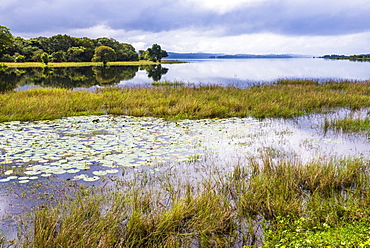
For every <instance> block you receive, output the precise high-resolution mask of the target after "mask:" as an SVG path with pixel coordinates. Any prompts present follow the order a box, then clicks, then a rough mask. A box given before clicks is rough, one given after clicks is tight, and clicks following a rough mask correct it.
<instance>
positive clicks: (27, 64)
mask: <svg viewBox="0 0 370 248" xmlns="http://www.w3.org/2000/svg"><path fill="white" fill-rule="evenodd" d="M174 63H184V62H181V61H176V60H162V61H161V62H152V61H149V60H140V61H116V62H109V63H108V66H130V65H136V66H140V65H158V64H174ZM1 65H4V66H7V67H10V68H27V67H46V66H48V67H88V66H102V65H103V63H102V62H58V63H56V62H50V63H48V65H45V64H44V63H41V62H23V63H10V62H2V63H1Z"/></svg>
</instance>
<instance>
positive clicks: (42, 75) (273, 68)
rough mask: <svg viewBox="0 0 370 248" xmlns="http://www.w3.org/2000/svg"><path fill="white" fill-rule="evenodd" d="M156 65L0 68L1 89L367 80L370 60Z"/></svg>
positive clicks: (246, 84)
mask: <svg viewBox="0 0 370 248" xmlns="http://www.w3.org/2000/svg"><path fill="white" fill-rule="evenodd" d="M187 62H189V63H181V64H168V65H167V64H165V65H162V66H161V65H160V66H140V67H139V66H120V67H109V68H102V67H86V68H44V69H43V68H27V69H8V70H6V71H0V91H4V90H14V89H16V90H25V89H30V88H33V87H62V88H68V89H86V88H88V89H94V88H95V87H97V86H98V87H104V86H109V85H118V86H122V87H124V86H148V85H151V83H152V82H153V81H164V80H168V81H181V82H184V83H189V84H192V85H193V84H195V85H205V84H217V85H222V86H227V85H233V86H237V87H248V86H250V85H253V84H258V83H269V82H274V81H276V80H278V79H281V78H284V79H285V78H294V79H297V78H298V79H318V80H320V81H325V80H329V79H337V80H344V79H348V80H369V79H370V63H369V62H353V61H348V60H328V59H319V58H288V59H209V60H189V61H187Z"/></svg>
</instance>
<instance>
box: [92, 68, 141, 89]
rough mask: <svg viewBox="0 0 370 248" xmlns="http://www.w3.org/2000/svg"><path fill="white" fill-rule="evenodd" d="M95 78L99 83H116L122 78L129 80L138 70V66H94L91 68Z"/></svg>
mask: <svg viewBox="0 0 370 248" xmlns="http://www.w3.org/2000/svg"><path fill="white" fill-rule="evenodd" d="M92 70H93V72H94V74H95V79H96V81H97V82H99V84H104V85H106V84H109V85H111V84H117V83H119V82H120V81H122V80H130V79H132V78H134V77H135V75H136V72H137V71H138V70H139V67H138V66H114V67H113V66H112V67H103V66H95V67H93V68H92Z"/></svg>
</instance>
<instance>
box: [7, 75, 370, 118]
mask: <svg viewBox="0 0 370 248" xmlns="http://www.w3.org/2000/svg"><path fill="white" fill-rule="evenodd" d="M369 92H370V83H369V82H367V81H362V82H361V81H359V82H353V81H339V82H338V81H330V82H326V83H322V84H319V83H318V82H317V81H315V80H290V81H288V80H279V81H277V82H276V84H273V85H262V86H260V85H258V86H255V87H250V88H247V89H240V88H235V87H220V86H200V87H178V88H148V87H136V88H132V87H127V88H116V87H108V88H102V89H99V90H97V91H96V92H90V91H70V90H67V89H30V90H27V91H15V92H5V93H3V94H1V95H0V104H1V109H0V122H4V121H16V120H18V121H34V120H46V119H56V118H62V117H66V116H78V115H99V114H100V115H102V114H112V115H129V116H136V117H142V116H152V117H160V118H166V119H202V118H228V117H246V116H253V117H256V118H266V117H284V118H289V117H294V116H301V115H306V114H309V113H313V112H323V111H330V110H331V109H335V108H352V109H358V108H364V107H369V106H370V97H369Z"/></svg>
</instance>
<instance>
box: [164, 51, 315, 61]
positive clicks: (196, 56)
mask: <svg viewBox="0 0 370 248" xmlns="http://www.w3.org/2000/svg"><path fill="white" fill-rule="evenodd" d="M307 57H309V56H306V55H297V54H265V55H258V54H233V55H231V54H222V53H174V52H168V57H166V59H256V58H307Z"/></svg>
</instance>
